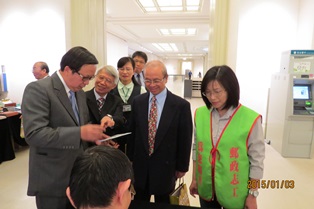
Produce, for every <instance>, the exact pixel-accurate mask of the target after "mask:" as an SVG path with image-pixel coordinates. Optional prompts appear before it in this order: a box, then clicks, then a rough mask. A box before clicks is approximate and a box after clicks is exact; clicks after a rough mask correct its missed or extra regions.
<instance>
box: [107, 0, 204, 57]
mask: <svg viewBox="0 0 314 209" xmlns="http://www.w3.org/2000/svg"><path fill="white" fill-rule="evenodd" d="M201 2H202V6H201V11H200V12H198V13H183V12H181V13H178V12H169V13H159V14H147V13H144V12H143V11H142V9H141V7H140V6H139V5H138V4H137V2H136V0H107V1H106V9H107V17H106V22H107V31H108V32H109V33H111V34H113V35H115V36H117V37H119V38H121V39H123V40H125V41H126V42H127V44H128V46H129V48H131V49H133V50H141V51H144V52H146V53H148V52H152V53H153V54H155V55H156V56H158V57H160V58H201V57H204V56H205V55H206V54H207V51H205V50H204V49H207V48H208V39H209V0H201ZM161 28H196V35H195V36H171V37H165V36H162V35H161V34H160V33H159V32H158V29H161ZM152 43H175V44H176V45H177V47H178V52H162V51H160V50H158V49H157V48H155V47H154V46H153V45H152ZM146 49H147V50H148V51H146Z"/></svg>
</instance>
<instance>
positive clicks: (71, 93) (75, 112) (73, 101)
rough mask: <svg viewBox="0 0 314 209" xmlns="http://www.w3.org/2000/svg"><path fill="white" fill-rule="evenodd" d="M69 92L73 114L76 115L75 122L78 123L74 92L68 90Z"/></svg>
mask: <svg viewBox="0 0 314 209" xmlns="http://www.w3.org/2000/svg"><path fill="white" fill-rule="evenodd" d="M69 92H70V101H71V105H72V109H73V112H74V115H75V117H76V120H77V122H78V123H79V124H80V117H79V111H78V107H77V103H76V98H75V93H74V92H73V91H69Z"/></svg>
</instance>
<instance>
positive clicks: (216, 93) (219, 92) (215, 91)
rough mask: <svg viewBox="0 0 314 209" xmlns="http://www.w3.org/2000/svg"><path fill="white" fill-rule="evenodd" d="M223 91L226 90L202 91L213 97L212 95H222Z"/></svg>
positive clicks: (205, 95) (206, 95) (204, 94)
mask: <svg viewBox="0 0 314 209" xmlns="http://www.w3.org/2000/svg"><path fill="white" fill-rule="evenodd" d="M223 92H225V90H219V91H217V90H214V91H213V92H210V91H205V92H202V95H203V96H204V97H211V96H215V97H220V96H221V95H222V93H223Z"/></svg>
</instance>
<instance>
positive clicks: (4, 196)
mask: <svg viewBox="0 0 314 209" xmlns="http://www.w3.org/2000/svg"><path fill="white" fill-rule="evenodd" d="M189 101H190V102H191V105H192V111H193V113H194V110H195V108H196V107H198V106H201V105H203V103H202V100H201V99H199V98H193V99H189ZM264 163H265V172H264V180H266V182H267V181H270V182H273V184H277V183H275V181H277V180H278V181H279V182H280V183H279V184H281V182H282V181H283V180H289V181H291V180H293V181H294V188H293V189H284V188H283V189H277V188H274V189H271V188H269V189H260V196H259V197H258V208H259V209H296V208H304V209H312V208H314V190H313V186H314V175H313V174H314V158H312V159H296V158H283V157H282V156H281V155H280V154H279V153H278V152H276V151H275V150H274V149H273V148H272V147H271V146H270V145H266V159H265V162H264ZM191 169H192V167H190V171H189V172H188V173H187V175H186V177H185V182H186V183H187V184H188V186H189V184H190V182H191ZM27 178H28V149H20V150H18V151H16V158H15V159H14V160H12V161H7V162H3V163H2V164H0V209H34V208H36V207H35V200H34V198H33V197H28V196H27V195H26V188H27ZM276 187H277V186H276ZM279 187H280V186H279ZM190 202H191V205H193V206H199V203H198V199H197V198H193V197H190Z"/></svg>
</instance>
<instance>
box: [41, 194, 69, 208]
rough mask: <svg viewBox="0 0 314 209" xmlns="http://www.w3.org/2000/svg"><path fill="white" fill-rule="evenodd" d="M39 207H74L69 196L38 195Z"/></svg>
mask: <svg viewBox="0 0 314 209" xmlns="http://www.w3.org/2000/svg"><path fill="white" fill-rule="evenodd" d="M36 206H37V208H38V209H74V207H73V206H72V205H71V203H70V201H69V199H68V198H67V197H50V196H40V195H37V196H36Z"/></svg>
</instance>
